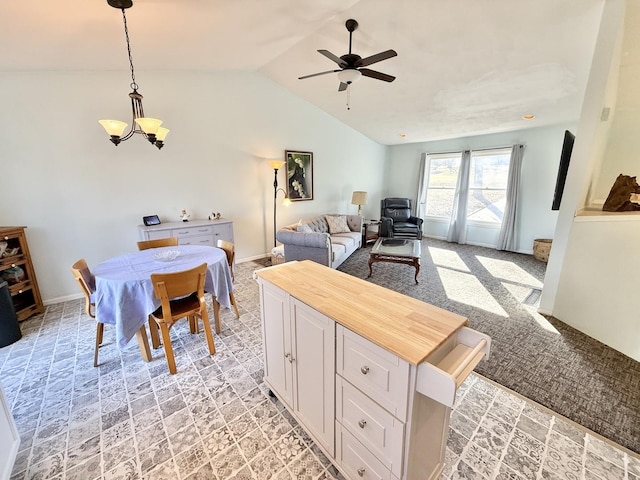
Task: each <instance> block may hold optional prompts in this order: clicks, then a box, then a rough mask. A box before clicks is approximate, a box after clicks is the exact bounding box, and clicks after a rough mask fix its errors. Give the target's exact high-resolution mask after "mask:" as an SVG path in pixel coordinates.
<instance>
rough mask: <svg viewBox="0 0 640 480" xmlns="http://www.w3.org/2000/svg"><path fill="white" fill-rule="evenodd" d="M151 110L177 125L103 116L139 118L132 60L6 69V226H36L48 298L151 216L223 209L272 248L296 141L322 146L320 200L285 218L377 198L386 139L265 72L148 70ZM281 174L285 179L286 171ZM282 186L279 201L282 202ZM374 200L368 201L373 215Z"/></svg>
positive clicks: (345, 208)
mask: <svg viewBox="0 0 640 480" xmlns="http://www.w3.org/2000/svg"><path fill="white" fill-rule="evenodd" d="M136 73H137V79H138V81H139V83H140V93H142V94H143V95H144V108H145V114H146V115H147V116H153V117H158V118H161V119H163V120H164V121H165V125H166V127H167V128H169V129H170V130H171V132H170V133H169V136H168V137H167V140H166V142H165V143H166V145H165V147H164V149H163V150H161V151H158V150H157V148H156V147H154V146H152V145H151V144H149V143H148V142H147V141H146V140H145V139H144V138H142V137H140V136H135V137H134V138H132V139H130V140H128V141H126V142H124V143H121V144H120V145H119V146H118V147H115V146H114V145H113V144H111V142H109V140H108V136H107V135H106V133H105V132H104V130H103V129H102V127H101V126H100V125H99V124H98V123H97V120H98V119H101V118H116V119H120V120H124V121H126V122H128V123H129V122H130V121H131V118H130V115H131V113H130V106H129V98H128V96H127V95H128V93H129V91H130V89H129V87H128V84H129V81H128V79H127V72H100V73H87V72H72V73H57V72H55V73H54V72H47V73H43V72H32V73H8V72H5V73H3V74H2V76H0V100H1V104H2V106H3V108H2V109H1V110H0V125H2V128H1V129H0V157H1V158H2V174H1V175H2V180H3V181H2V185H3V187H2V190H3V191H2V198H3V202H2V208H1V209H0V225H26V226H27V227H28V229H27V238H28V241H29V247H30V250H31V254H32V257H33V260H34V264H35V269H36V275H37V279H38V282H39V285H40V290H41V293H42V296H43V298H44V300H45V301H54V300H56V299H62V298H65V297H68V296H73V295H76V294H77V293H78V290H77V285H76V284H75V282H74V281H73V277H72V275H71V273H70V271H69V267H70V265H71V264H72V263H73V262H74V261H75V260H77V259H78V258H81V257H84V258H86V259H87V262H88V263H89V265H90V266H91V265H96V264H97V263H99V262H100V261H102V260H104V259H106V258H109V257H111V256H114V255H119V254H122V253H125V252H129V251H132V250H134V249H135V242H136V240H138V237H137V229H136V226H137V225H138V224H140V223H141V221H142V216H143V215H149V214H158V215H160V218H161V219H162V220H163V221H177V220H178V213H179V212H180V209H182V208H186V209H188V210H189V211H190V213H191V218H192V219H203V218H206V217H207V215H208V214H209V213H210V212H211V211H219V212H221V213H222V215H223V216H224V217H225V218H229V219H232V220H233V221H234V234H235V241H236V249H237V258H238V259H240V260H242V259H243V258H252V257H257V256H261V255H264V254H266V253H267V252H269V251H270V250H271V248H272V246H273V244H272V242H273V232H272V222H273V186H272V184H273V169H271V168H270V167H269V166H268V164H267V159H274V158H280V159H282V158H283V157H284V150H285V149H299V150H305V151H312V152H313V153H314V168H313V173H314V196H315V198H314V200H312V201H304V202H296V203H294V204H293V205H292V206H291V207H288V208H285V207H282V206H281V205H279V207H278V225H279V226H282V225H284V224H287V223H291V222H294V221H297V220H298V219H299V218H304V217H307V216H311V215H315V214H320V213H325V212H350V213H355V211H356V208H357V207H355V206H352V205H351V204H350V201H351V192H352V191H353V190H365V191H369V192H371V193H372V196H373V197H375V196H379V192H380V190H381V188H382V183H383V174H384V162H385V151H386V147H384V146H381V145H379V144H377V143H375V142H373V141H371V140H370V139H368V138H366V137H364V136H363V135H361V134H360V133H358V132H356V131H355V130H353V129H351V128H350V127H347V126H345V125H344V124H342V123H340V122H338V121H337V120H335V119H334V118H332V117H330V116H328V115H327V114H326V113H324V112H322V111H320V110H319V109H318V108H316V107H314V106H312V105H311V104H309V103H307V102H306V101H303V100H301V99H299V98H297V97H295V96H293V95H292V94H290V93H288V92H287V91H285V90H283V89H282V88H281V87H279V86H278V85H277V84H275V83H273V82H272V81H271V80H269V79H267V78H266V77H264V76H262V75H260V74H258V73H233V74H201V73H179V74H177V73H168V72H144V71H142V72H136ZM279 177H280V178H279V182H280V184H281V185H282V186H284V185H285V181H284V170H280V172H279ZM281 198H282V197H281V196H279V200H281ZM366 212H367V208H366V207H365V213H366Z"/></svg>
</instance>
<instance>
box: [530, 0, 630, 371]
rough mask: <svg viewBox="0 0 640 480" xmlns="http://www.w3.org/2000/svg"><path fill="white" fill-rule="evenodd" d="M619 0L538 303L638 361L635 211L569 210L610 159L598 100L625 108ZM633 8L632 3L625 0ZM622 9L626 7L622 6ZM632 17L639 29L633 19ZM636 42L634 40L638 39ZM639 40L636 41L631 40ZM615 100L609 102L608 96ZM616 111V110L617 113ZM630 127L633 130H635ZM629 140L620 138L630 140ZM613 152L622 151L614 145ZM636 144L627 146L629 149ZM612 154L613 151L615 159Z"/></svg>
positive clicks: (603, 35) (608, 21)
mask: <svg viewBox="0 0 640 480" xmlns="http://www.w3.org/2000/svg"><path fill="white" fill-rule="evenodd" d="M625 5H626V2H625V1H624V0H611V1H609V2H607V3H606V4H605V7H604V11H603V17H602V23H601V26H600V32H599V36H598V42H597V45H596V50H595V54H594V61H593V65H592V69H591V74H590V77H589V83H588V85H587V90H586V96H585V101H584V104H583V108H582V114H581V119H580V123H579V126H578V133H577V134H576V143H575V145H574V153H573V155H572V158H571V165H570V168H569V173H568V176H567V187H566V188H565V197H564V198H565V199H566V202H565V201H564V199H563V204H562V205H561V209H560V215H559V218H558V226H557V229H556V237H557V238H559V239H560V241H559V242H557V243H556V242H554V244H553V248H552V249H551V255H550V257H549V264H548V266H547V272H546V276H545V281H544V290H543V292H542V298H541V302H540V311H542V312H543V313H550V314H552V315H553V316H555V317H556V318H558V319H560V320H562V321H563V322H565V323H567V324H569V325H571V326H573V327H575V328H576V329H578V330H580V331H582V332H584V333H586V334H588V335H590V336H592V337H594V338H595V339H597V340H599V341H601V342H603V343H605V344H607V345H609V346H611V347H612V348H615V349H616V350H619V351H620V352H622V353H624V354H626V355H628V356H630V357H631V358H634V359H635V360H638V361H640V323H639V322H638V318H639V314H638V305H637V301H636V298H637V293H636V291H637V288H634V287H635V285H636V284H637V280H636V278H637V272H638V271H639V270H640V256H639V255H638V254H637V250H638V247H637V243H638V241H637V240H638V238H640V215H633V214H631V215H624V214H609V215H602V214H601V213H600V214H599V213H598V212H592V214H593V215H589V216H579V217H576V216H575V212H576V211H577V210H580V209H581V208H582V207H583V206H584V205H585V203H586V202H588V199H589V196H590V195H589V188H590V186H591V185H593V180H594V178H597V176H598V172H599V171H600V170H601V169H602V168H601V167H604V168H605V169H606V164H607V163H608V161H609V160H610V154H609V152H610V150H608V148H609V147H607V143H609V146H611V140H612V138H616V137H617V136H618V134H619V132H621V131H623V130H624V126H623V125H621V126H620V128H618V129H616V130H617V132H618V133H616V134H615V136H614V137H611V136H610V130H611V131H613V128H611V127H610V123H611V120H610V121H609V122H605V121H602V119H601V112H602V109H603V107H613V106H615V108H616V109H621V110H624V109H625V108H626V101H627V100H625V98H627V99H628V98H629V97H628V96H626V95H623V94H622V93H621V92H620V91H619V92H618V98H617V105H614V104H612V103H611V102H612V101H615V95H612V94H611V92H612V91H614V92H615V85H613V88H612V83H615V82H616V81H617V79H618V75H617V69H619V68H620V63H619V55H620V48H619V46H620V40H621V32H622V26H623V19H624V17H625ZM630 5H633V8H634V9H637V8H638V5H636V3H633V2H632V3H630ZM627 15H629V14H628V13H627ZM628 18H634V19H636V21H635V23H636V25H633V30H634V32H637V31H638V25H637V19H638V16H637V15H635V16H633V17H628ZM636 44H637V43H636ZM635 48H637V46H636V47H635ZM614 103H615V102H614ZM621 118H622V117H621ZM631 134H632V135H634V138H635V136H637V133H636V132H632V133H631ZM632 144H633V142H625V145H627V146H629V145H632ZM614 151H615V152H618V153H619V152H620V149H619V147H618V146H616V147H614ZM634 152H635V150H633V149H631V150H629V153H630V154H633V153H634ZM614 160H615V159H614Z"/></svg>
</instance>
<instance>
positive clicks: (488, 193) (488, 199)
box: [467, 148, 511, 224]
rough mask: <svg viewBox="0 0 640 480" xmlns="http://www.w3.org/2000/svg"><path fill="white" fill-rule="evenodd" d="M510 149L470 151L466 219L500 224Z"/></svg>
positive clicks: (505, 194)
mask: <svg viewBox="0 0 640 480" xmlns="http://www.w3.org/2000/svg"><path fill="white" fill-rule="evenodd" d="M510 159H511V149H510V148H503V149H500V150H490V151H482V152H473V151H472V152H471V164H470V167H469V200H468V203H467V220H469V221H474V220H475V221H481V222H491V223H497V224H500V223H502V216H503V215H504V207H505V204H506V200H507V179H508V177H509V161H510Z"/></svg>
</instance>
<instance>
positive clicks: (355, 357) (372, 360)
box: [336, 325, 409, 422]
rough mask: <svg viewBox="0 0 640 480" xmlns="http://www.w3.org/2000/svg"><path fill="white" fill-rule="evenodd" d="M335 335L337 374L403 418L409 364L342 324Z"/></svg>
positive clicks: (405, 411) (405, 405)
mask: <svg viewBox="0 0 640 480" xmlns="http://www.w3.org/2000/svg"><path fill="white" fill-rule="evenodd" d="M336 335H337V349H336V353H337V362H336V364H337V372H338V374H340V375H341V376H342V377H343V378H345V379H346V380H349V382H351V383H352V384H353V385H355V386H356V387H357V388H359V389H360V390H362V391H363V392H364V393H365V394H366V395H368V396H369V397H370V398H374V399H375V400H376V402H378V403H379V404H380V405H382V406H383V407H384V408H386V409H387V410H388V411H389V412H390V413H392V414H393V415H394V416H395V417H396V418H398V419H400V420H401V421H403V422H406V420H407V401H408V397H409V364H408V363H407V362H405V361H404V360H402V359H401V358H399V357H398V356H396V355H394V354H392V353H390V352H388V351H387V350H385V349H383V348H381V347H379V346H377V345H376V344H374V343H372V342H370V341H369V340H366V339H365V338H363V337H361V336H360V335H357V334H355V333H353V332H352V331H351V330H349V329H347V328H345V327H343V326H342V325H338V330H337V332H336Z"/></svg>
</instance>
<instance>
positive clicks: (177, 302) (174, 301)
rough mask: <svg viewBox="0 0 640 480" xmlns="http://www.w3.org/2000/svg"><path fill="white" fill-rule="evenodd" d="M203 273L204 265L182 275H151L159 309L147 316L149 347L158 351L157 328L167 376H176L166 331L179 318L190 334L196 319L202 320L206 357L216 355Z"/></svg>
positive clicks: (169, 338) (205, 270) (173, 358)
mask: <svg viewBox="0 0 640 480" xmlns="http://www.w3.org/2000/svg"><path fill="white" fill-rule="evenodd" d="M206 273H207V264H206V263H203V264H202V265H200V266H198V267H195V268H192V269H190V270H185V271H182V272H174V273H152V274H151V283H152V284H153V291H154V293H155V296H156V298H158V299H159V300H160V302H161V305H160V307H158V309H157V310H156V311H155V312H153V313H152V314H151V315H149V329H150V330H151V343H152V345H153V348H158V346H159V345H160V339H159V337H158V327H160V333H161V334H162V345H163V346H164V352H165V355H166V357H167V364H168V366H169V373H172V374H173V373H176V360H175V357H174V355H173V348H172V346H171V335H170V333H169V330H170V329H171V327H172V326H173V325H174V324H175V323H176V322H177V321H178V320H180V319H181V318H184V317H187V318H188V319H189V327H190V331H191V333H195V332H196V330H197V328H196V326H197V321H198V318H201V319H202V324H203V327H204V334H205V336H206V338H207V344H208V346H209V353H210V354H211V355H213V354H214V353H216V347H215V344H214V343H213V333H212V332H211V324H210V323H209V315H208V313H207V304H206V302H205V299H204V281H205V276H206Z"/></svg>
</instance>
